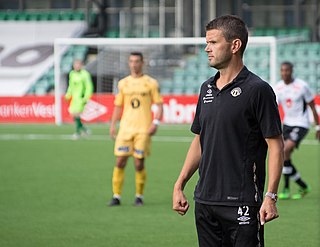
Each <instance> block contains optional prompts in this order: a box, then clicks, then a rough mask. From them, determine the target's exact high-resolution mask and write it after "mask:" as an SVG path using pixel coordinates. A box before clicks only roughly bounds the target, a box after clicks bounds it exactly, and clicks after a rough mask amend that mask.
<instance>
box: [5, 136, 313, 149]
mask: <svg viewBox="0 0 320 247" xmlns="http://www.w3.org/2000/svg"><path fill="white" fill-rule="evenodd" d="M17 140H25V141H37V140H45V141H59V140H73V138H72V135H66V134H0V141H17ZM81 140H87V141H110V140H111V138H110V137H109V136H108V135H90V136H86V137H83V138H81ZM152 140H153V141H155V142H177V143H183V142H184V143H190V142H191V141H192V140H193V137H192V136H154V137H152ZM302 144H303V145H310V146H316V145H319V142H318V141H317V140H304V141H302Z"/></svg>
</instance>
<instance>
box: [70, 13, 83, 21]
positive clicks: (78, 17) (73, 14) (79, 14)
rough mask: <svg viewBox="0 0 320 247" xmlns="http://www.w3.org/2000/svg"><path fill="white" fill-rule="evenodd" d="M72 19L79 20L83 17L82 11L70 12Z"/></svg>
mask: <svg viewBox="0 0 320 247" xmlns="http://www.w3.org/2000/svg"><path fill="white" fill-rule="evenodd" d="M72 19H73V20H77V21H81V20H84V19H85V15H84V13H83V12H78V11H77V12H73V13H72Z"/></svg>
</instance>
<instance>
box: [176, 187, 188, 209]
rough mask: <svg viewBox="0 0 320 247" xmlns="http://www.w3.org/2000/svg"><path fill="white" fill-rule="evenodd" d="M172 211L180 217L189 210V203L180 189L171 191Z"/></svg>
mask: <svg viewBox="0 0 320 247" xmlns="http://www.w3.org/2000/svg"><path fill="white" fill-rule="evenodd" d="M172 209H173V210H175V211H177V213H178V214H180V215H185V214H186V213H187V211H188V209H189V203H188V201H187V198H186V197H185V195H184V193H183V191H182V190H181V189H176V188H174V190H173V196H172Z"/></svg>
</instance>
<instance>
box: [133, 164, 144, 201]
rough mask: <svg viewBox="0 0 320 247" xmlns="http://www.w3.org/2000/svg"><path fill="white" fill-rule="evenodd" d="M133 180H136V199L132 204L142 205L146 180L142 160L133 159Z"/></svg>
mask: <svg viewBox="0 0 320 247" xmlns="http://www.w3.org/2000/svg"><path fill="white" fill-rule="evenodd" d="M134 165H135V170H136V174H135V178H136V199H135V202H134V204H135V205H136V206H142V205H143V195H144V186H145V183H146V179H147V174H146V169H145V166H144V158H142V159H139V158H134Z"/></svg>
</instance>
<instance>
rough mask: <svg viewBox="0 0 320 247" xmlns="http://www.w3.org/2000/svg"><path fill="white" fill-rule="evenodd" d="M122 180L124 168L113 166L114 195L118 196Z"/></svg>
mask: <svg viewBox="0 0 320 247" xmlns="http://www.w3.org/2000/svg"><path fill="white" fill-rule="evenodd" d="M123 181H124V168H119V167H115V168H114V169H113V177H112V190H113V195H114V196H115V197H120V196H121V192H122V186H123Z"/></svg>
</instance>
